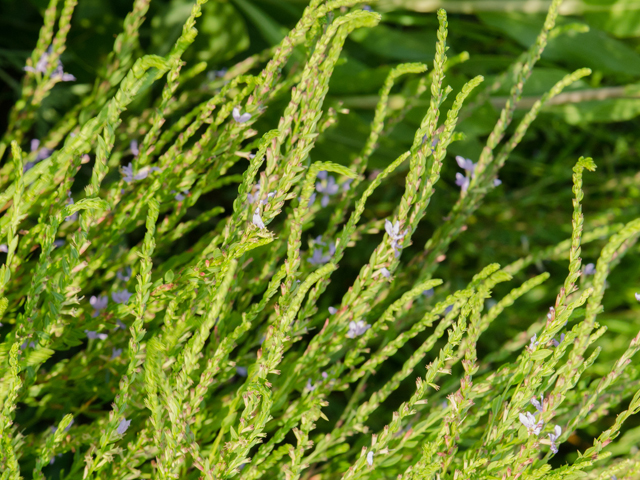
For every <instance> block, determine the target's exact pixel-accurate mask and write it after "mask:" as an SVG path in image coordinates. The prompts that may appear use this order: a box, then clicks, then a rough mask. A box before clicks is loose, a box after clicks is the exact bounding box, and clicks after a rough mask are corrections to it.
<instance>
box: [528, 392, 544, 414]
mask: <svg viewBox="0 0 640 480" xmlns="http://www.w3.org/2000/svg"><path fill="white" fill-rule="evenodd" d="M531 405H533V406H534V407H536V410H538V411H539V412H542V410H543V405H544V397H543V396H542V395H540V401H538V399H537V398H532V399H531Z"/></svg>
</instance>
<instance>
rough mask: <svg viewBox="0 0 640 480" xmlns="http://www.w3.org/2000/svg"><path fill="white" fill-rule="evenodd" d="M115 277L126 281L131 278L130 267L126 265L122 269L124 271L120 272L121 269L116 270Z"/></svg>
mask: <svg viewBox="0 0 640 480" xmlns="http://www.w3.org/2000/svg"><path fill="white" fill-rule="evenodd" d="M116 277H118V280H122V281H123V282H128V281H129V280H130V279H131V267H126V268H125V269H124V273H122V270H118V271H117V273H116Z"/></svg>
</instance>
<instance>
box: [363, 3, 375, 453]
mask: <svg viewBox="0 0 640 480" xmlns="http://www.w3.org/2000/svg"><path fill="white" fill-rule="evenodd" d="M362 10H364V11H365V12H373V8H371V7H370V6H369V5H363V6H362ZM367 458H369V457H367ZM371 458H373V452H372V453H371Z"/></svg>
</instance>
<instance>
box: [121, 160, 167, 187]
mask: <svg viewBox="0 0 640 480" xmlns="http://www.w3.org/2000/svg"><path fill="white" fill-rule="evenodd" d="M159 171H160V169H159V168H158V167H151V168H143V169H142V170H140V171H138V173H135V172H134V171H133V165H132V164H131V162H129V165H127V166H126V167H122V173H123V175H122V178H123V180H124V181H125V182H127V183H131V182H133V181H135V180H143V179H145V178H147V177H148V176H149V174H150V173H151V172H159Z"/></svg>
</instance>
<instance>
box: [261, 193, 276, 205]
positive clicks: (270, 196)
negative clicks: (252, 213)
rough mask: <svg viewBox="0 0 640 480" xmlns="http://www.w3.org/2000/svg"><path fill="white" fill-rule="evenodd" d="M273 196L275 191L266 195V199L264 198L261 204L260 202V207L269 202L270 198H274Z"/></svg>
mask: <svg viewBox="0 0 640 480" xmlns="http://www.w3.org/2000/svg"><path fill="white" fill-rule="evenodd" d="M275 195H276V192H275V191H273V192H269V193H267V198H265V199H264V200H262V202H261V203H262V205H266V204H267V203H268V202H269V199H270V198H273V197H275Z"/></svg>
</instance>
